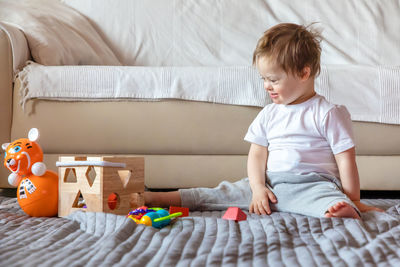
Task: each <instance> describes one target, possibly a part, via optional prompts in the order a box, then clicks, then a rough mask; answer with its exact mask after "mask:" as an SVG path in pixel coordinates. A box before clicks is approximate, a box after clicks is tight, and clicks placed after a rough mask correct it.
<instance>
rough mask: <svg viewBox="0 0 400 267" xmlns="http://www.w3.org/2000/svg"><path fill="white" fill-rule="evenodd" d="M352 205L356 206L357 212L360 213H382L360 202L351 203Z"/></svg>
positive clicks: (380, 210) (378, 209)
mask: <svg viewBox="0 0 400 267" xmlns="http://www.w3.org/2000/svg"><path fill="white" fill-rule="evenodd" d="M353 203H354V205H356V206H357V208H358V210H359V211H360V212H367V211H379V212H384V210H382V209H380V208H377V207H374V206H369V205H366V204H364V203H361V201H353Z"/></svg>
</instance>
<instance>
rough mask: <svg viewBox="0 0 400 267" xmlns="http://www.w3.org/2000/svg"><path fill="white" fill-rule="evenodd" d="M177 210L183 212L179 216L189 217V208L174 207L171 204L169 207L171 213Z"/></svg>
mask: <svg viewBox="0 0 400 267" xmlns="http://www.w3.org/2000/svg"><path fill="white" fill-rule="evenodd" d="M176 212H182V215H181V216H179V217H187V216H189V208H185V207H174V206H170V207H169V214H172V213H176Z"/></svg>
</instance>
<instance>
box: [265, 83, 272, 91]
mask: <svg viewBox="0 0 400 267" xmlns="http://www.w3.org/2000/svg"><path fill="white" fill-rule="evenodd" d="M264 88H265V90H267V91H268V90H272V86H271V83H269V82H264Z"/></svg>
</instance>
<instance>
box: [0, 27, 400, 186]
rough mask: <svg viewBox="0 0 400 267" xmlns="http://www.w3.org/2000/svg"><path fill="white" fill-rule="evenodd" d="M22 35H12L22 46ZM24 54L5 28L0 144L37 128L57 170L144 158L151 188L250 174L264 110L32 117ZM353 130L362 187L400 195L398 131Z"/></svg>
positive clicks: (55, 112) (122, 109) (120, 106)
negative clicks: (254, 131)
mask: <svg viewBox="0 0 400 267" xmlns="http://www.w3.org/2000/svg"><path fill="white" fill-rule="evenodd" d="M14 30H15V29H14ZM16 32H17V33H15V35H14V36H13V38H15V39H16V40H20V41H21V42H24V34H23V33H22V32H21V31H16ZM25 42H26V41H25ZM21 47H22V48H21ZM23 47H25V49H24V48H23ZM19 49H20V51H17V52H15V51H14V53H13V51H12V46H11V41H10V36H9V35H7V34H6V33H5V32H4V31H1V30H0V123H1V128H0V143H4V142H9V141H10V140H14V139H17V138H21V137H26V136H27V133H28V131H29V129H30V128H32V127H36V128H38V129H39V131H40V134H41V138H40V140H39V143H40V145H41V146H42V149H43V150H44V152H45V163H46V164H47V166H48V168H50V169H53V170H56V167H55V161H57V158H58V156H59V155H65V154H68V155H71V154H73V155H75V154H79V155H89V154H101V155H103V154H111V155H115V154H118V155H144V156H145V162H146V163H145V164H146V167H145V181H146V185H147V186H148V187H150V188H183V187H193V186H215V185H217V184H218V183H219V182H220V181H222V180H231V181H235V180H237V179H240V178H242V177H245V176H246V160H247V152H248V149H249V144H248V143H246V142H245V141H243V137H244V135H245V133H246V131H247V128H248V126H249V124H250V123H251V121H252V120H253V119H254V117H255V116H256V115H257V113H258V112H259V111H260V109H261V108H259V107H250V106H238V105H224V104H217V103H208V102H197V101H185V100H176V99H171V100H162V101H157V102H154V101H148V102H146V101H144V102H136V101H119V102H107V101H103V102H94V101H91V102H82V101H79V102H78V101H68V102H67V101H52V100H39V99H36V100H31V101H29V102H28V104H27V105H28V106H29V108H28V109H27V110H28V112H27V111H23V110H22V108H21V105H20V95H19V86H20V84H19V82H18V80H16V82H14V79H13V76H14V73H15V70H17V69H20V68H21V67H22V66H23V65H24V63H25V61H26V60H28V59H29V54H30V53H29V48H28V46H27V45H22V46H19ZM354 131H355V139H356V145H357V154H358V156H357V161H358V166H359V171H360V177H361V187H362V189H364V190H400V179H399V178H400V126H398V125H390V124H379V123H369V122H356V121H355V122H354ZM8 174H9V173H8V171H7V170H6V169H5V168H0V187H2V188H5V187H9V186H10V185H9V184H8V182H7V176H8Z"/></svg>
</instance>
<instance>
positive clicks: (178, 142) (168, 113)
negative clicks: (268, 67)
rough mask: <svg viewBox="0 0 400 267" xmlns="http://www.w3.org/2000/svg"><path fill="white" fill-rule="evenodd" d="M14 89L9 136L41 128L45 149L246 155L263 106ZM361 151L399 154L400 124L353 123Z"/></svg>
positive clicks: (87, 151)
mask: <svg viewBox="0 0 400 267" xmlns="http://www.w3.org/2000/svg"><path fill="white" fill-rule="evenodd" d="M19 101H20V95H19V90H18V83H17V84H16V87H15V89H14V102H13V124H12V132H11V138H12V139H13V140H14V139H16V138H21V137H24V136H26V134H27V133H28V131H29V129H30V128H33V127H36V128H38V129H39V130H40V133H41V136H42V137H41V139H40V145H41V146H42V148H43V150H44V151H45V153H64V154H65V153H71V154H89V153H92V154H169V155H171V154H172V155H174V154H175V155H246V154H247V153H248V150H249V143H247V142H245V141H243V137H244V135H245V134H246V132H247V129H248V127H249V125H250V123H251V122H252V121H253V119H254V118H255V117H256V115H257V114H258V112H259V111H260V110H261V108H258V107H248V106H234V105H224V104H215V103H207V102H196V101H182V100H169V101H159V102H129V101H120V102H94V101H89V102H73V101H47V100H32V101H29V102H28V104H27V105H29V107H27V110H30V112H24V111H23V110H22V109H21V106H20V105H19ZM353 125H354V134H355V142H356V146H357V153H358V154H361V155H400V138H399V136H400V126H399V125H390V124H380V123H366V122H354V123H353Z"/></svg>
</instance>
